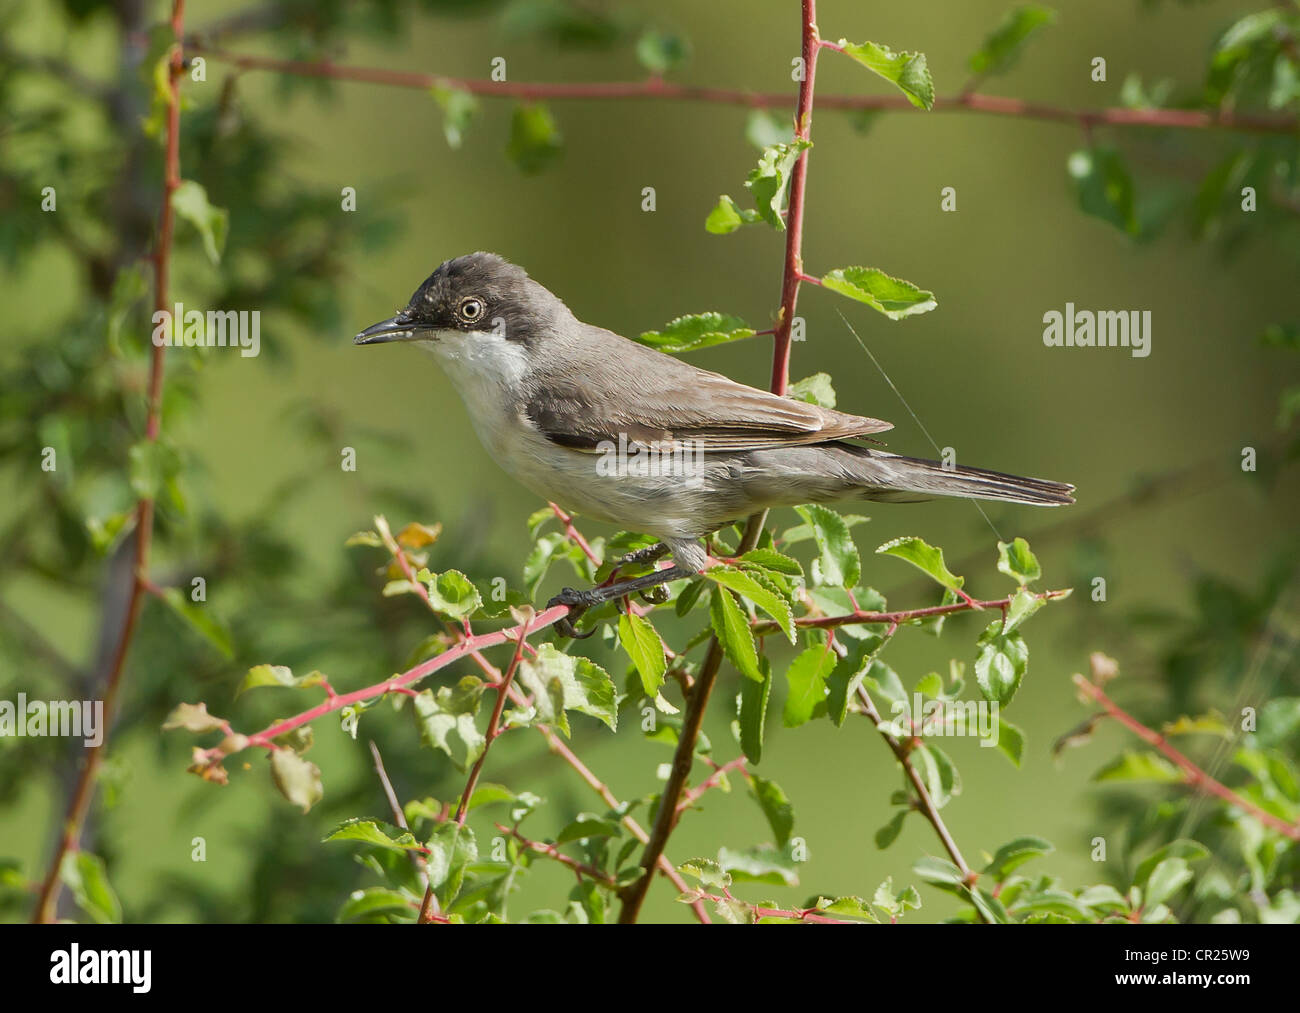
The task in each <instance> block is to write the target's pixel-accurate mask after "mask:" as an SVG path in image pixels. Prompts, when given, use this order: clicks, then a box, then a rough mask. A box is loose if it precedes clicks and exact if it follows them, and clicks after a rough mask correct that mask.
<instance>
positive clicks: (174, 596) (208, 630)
mask: <svg viewBox="0 0 1300 1013" xmlns="http://www.w3.org/2000/svg"><path fill="white" fill-rule="evenodd" d="M159 597H160V598H161V599H162V601H163V604H165V605H166V606H167V607H168V608H169V609H171V610H172V612H173V613H174V614H175V615H177V616H179V617H180V619H181V620H182V621H183V622H184V623H185V625H186V626H188V627H189V628H190V629H191V630H193V631H194V632H195V633H197V634H198V635H199V636H201V637H202V638H203V639H204V640H206V641H207V642H208V643H209V644H211V645H212V646H213V647H214V648H216V650H217V652H218V653H219V654H220V655H221V656H222V657H223V658H225V659H226V660H227V661H229V660H230V659H232V658H234V656H235V648H234V645H233V644H232V643H231V639H230V631H229V630H228V629H227V628H226V625H225V623H223V622H221V620H219V619H218V618H217V617H216V616H214V615H213V614H212V612H211V611H210V609H209V608H208V606H207V605H205V604H200V603H198V602H193V601H190V599H189V598H187V597H186V596H185V593H184V592H183V591H181V589H180V588H177V587H165V588H163V589H162V590H161V593H160V594H159Z"/></svg>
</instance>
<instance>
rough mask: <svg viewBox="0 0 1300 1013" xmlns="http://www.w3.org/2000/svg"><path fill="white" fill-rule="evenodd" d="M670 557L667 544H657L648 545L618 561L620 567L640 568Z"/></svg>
mask: <svg viewBox="0 0 1300 1013" xmlns="http://www.w3.org/2000/svg"><path fill="white" fill-rule="evenodd" d="M666 555H668V543H667V542H655V543H654V545H647V546H646V547H645V548H642V549H637V550H636V551H635V552H629V553H628V554H627V555H626V556H624V557H623V558H622V559H620V560H619V561H618V564H617V565H618V566H639V565H641V564H643V563H655V562H658V561H659V560H661V559H663V558H664V556H666Z"/></svg>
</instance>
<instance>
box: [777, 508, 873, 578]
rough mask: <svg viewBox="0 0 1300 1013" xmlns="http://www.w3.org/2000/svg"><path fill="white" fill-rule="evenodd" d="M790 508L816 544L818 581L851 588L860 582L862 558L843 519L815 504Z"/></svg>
mask: <svg viewBox="0 0 1300 1013" xmlns="http://www.w3.org/2000/svg"><path fill="white" fill-rule="evenodd" d="M794 509H795V513H797V514H798V515H799V516H800V517H802V518H803V519H804V522H805V523H806V524H807V525H808V526H809V528H811V529H812V534H813V538H814V539H815V540H816V542H817V548H818V550H819V552H820V554H821V555H820V563H821V578H822V582H823V583H825V584H831V585H835V586H838V587H844V588H852V587H855V586H856V585H857V583H858V581H859V580H861V579H862V559H861V557H860V556H859V555H858V546H857V544H856V543H855V542H854V541H853V535H852V534H851V533H850V531H849V525H848V523H847V522H846V521H845V519H844V518H843V517H841V516H840V515H839V514H838V513H836V512H835V511H834V510H831V509H830V508H829V507H824V506H821V505H820V504H817V503H809V504H807V505H805V506H797V507H795V508H794Z"/></svg>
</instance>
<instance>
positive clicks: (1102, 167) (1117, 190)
mask: <svg viewBox="0 0 1300 1013" xmlns="http://www.w3.org/2000/svg"><path fill="white" fill-rule="evenodd" d="M1066 167H1067V169H1068V171H1069V173H1070V178H1071V179H1072V180H1073V181H1074V189H1075V195H1076V197H1077V198H1078V201H1079V207H1080V208H1081V209H1082V211H1083V212H1084V214H1088V215H1092V216H1093V217H1094V218H1100V219H1101V220H1102V221H1105V222H1109V223H1110V224H1111V225H1114V226H1115V227H1116V228H1118V229H1120V230H1121V231H1123V232H1126V233H1127V234H1128V235H1130V236H1136V235H1137V234H1138V233H1139V232H1140V231H1141V226H1140V225H1139V223H1138V217H1137V211H1136V198H1135V194H1134V190H1133V179H1132V177H1131V176H1129V173H1128V169H1127V168H1125V166H1124V159H1123V158H1122V157H1121V156H1120V154H1119V152H1118V151H1116V150H1115V149H1114V148H1103V147H1094V148H1081V149H1080V150H1078V151H1076V152H1074V153H1073V154H1072V155H1071V156H1070V158H1069V161H1068V162H1067V163H1066Z"/></svg>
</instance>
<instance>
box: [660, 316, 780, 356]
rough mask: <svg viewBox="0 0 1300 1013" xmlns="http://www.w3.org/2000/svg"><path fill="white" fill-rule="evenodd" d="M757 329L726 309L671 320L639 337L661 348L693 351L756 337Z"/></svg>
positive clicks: (667, 350)
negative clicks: (656, 329)
mask: <svg viewBox="0 0 1300 1013" xmlns="http://www.w3.org/2000/svg"><path fill="white" fill-rule="evenodd" d="M753 336H754V329H753V328H752V327H750V326H748V325H747V324H746V323H745V321H743V320H741V319H740V317H733V316H731V315H729V314H726V313H714V312H708V313H691V314H688V315H686V316H681V317H677V318H676V319H675V320H670V321H669V322H668V324H667V325H666V326H665V327H664V329H663V330H662V331H646V332H644V333H643V334H642V335H641V336H640V337H639V338H637V341H639V342H640V343H641V344H643V345H648V346H649V347H651V348H657V349H658V350H659V351H661V352H670V353H676V352H692V351H695V350H696V349H699V348H709V347H710V346H712V345H722V344H726V343H727V342H728V341H741V340H743V339H745V338H752V337H753Z"/></svg>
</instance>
